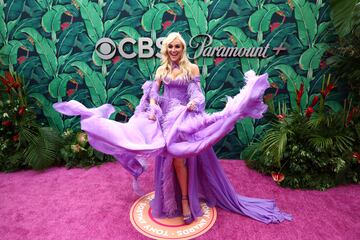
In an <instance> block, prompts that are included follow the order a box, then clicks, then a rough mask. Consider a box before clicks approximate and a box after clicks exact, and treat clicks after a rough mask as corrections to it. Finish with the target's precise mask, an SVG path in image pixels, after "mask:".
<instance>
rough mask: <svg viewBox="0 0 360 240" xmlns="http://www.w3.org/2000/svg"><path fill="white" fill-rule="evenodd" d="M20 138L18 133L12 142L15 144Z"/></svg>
mask: <svg viewBox="0 0 360 240" xmlns="http://www.w3.org/2000/svg"><path fill="white" fill-rule="evenodd" d="M19 138H20V135H19V133H16V134H15V135H14V136H12V140H13V141H14V142H17V141H19Z"/></svg>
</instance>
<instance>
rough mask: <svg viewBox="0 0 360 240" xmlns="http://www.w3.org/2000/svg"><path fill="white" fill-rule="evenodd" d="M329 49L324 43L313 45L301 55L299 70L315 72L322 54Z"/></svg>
mask: <svg viewBox="0 0 360 240" xmlns="http://www.w3.org/2000/svg"><path fill="white" fill-rule="evenodd" d="M328 48H329V45H328V44H326V43H318V44H315V45H314V47H312V48H309V49H307V50H306V51H305V52H304V53H303V54H301V56H300V59H299V65H300V68H301V69H303V70H315V69H318V68H319V66H320V60H321V58H322V56H323V54H324V52H325V51H326V50H327V49H328Z"/></svg>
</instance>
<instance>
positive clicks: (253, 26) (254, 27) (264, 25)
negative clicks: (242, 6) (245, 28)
mask: <svg viewBox="0 0 360 240" xmlns="http://www.w3.org/2000/svg"><path fill="white" fill-rule="evenodd" d="M277 11H280V8H279V7H278V6H277V5H275V4H266V5H264V6H263V7H262V8H260V9H259V10H257V11H255V12H254V13H253V14H251V16H250V18H249V28H250V31H252V32H254V33H257V32H267V31H269V29H270V22H271V18H272V16H273V14H274V13H276V12H277Z"/></svg>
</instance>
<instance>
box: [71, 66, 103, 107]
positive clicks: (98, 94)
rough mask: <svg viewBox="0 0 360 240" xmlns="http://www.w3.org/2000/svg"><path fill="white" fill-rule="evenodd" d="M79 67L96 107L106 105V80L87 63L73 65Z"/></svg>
mask: <svg viewBox="0 0 360 240" xmlns="http://www.w3.org/2000/svg"><path fill="white" fill-rule="evenodd" d="M71 65H72V66H74V67H77V68H78V69H79V70H80V71H81V72H82V73H83V75H84V78H85V84H86V86H87V87H88V89H89V92H90V96H91V100H92V102H93V103H94V105H95V106H97V107H98V106H101V105H103V104H104V103H106V99H107V94H106V90H105V82H106V80H105V78H104V76H103V75H102V74H101V73H98V72H95V71H93V70H92V69H91V68H90V67H89V65H87V64H86V63H85V62H80V61H77V62H74V63H72V64H71Z"/></svg>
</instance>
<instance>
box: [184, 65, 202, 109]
mask: <svg viewBox="0 0 360 240" xmlns="http://www.w3.org/2000/svg"><path fill="white" fill-rule="evenodd" d="M191 75H192V76H193V79H192V80H191V82H190V83H189V86H188V95H189V103H188V105H187V106H188V109H189V110H190V111H194V110H205V96H204V94H203V92H202V90H201V84H200V71H199V67H198V66H197V65H196V64H193V65H192V68H191Z"/></svg>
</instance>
